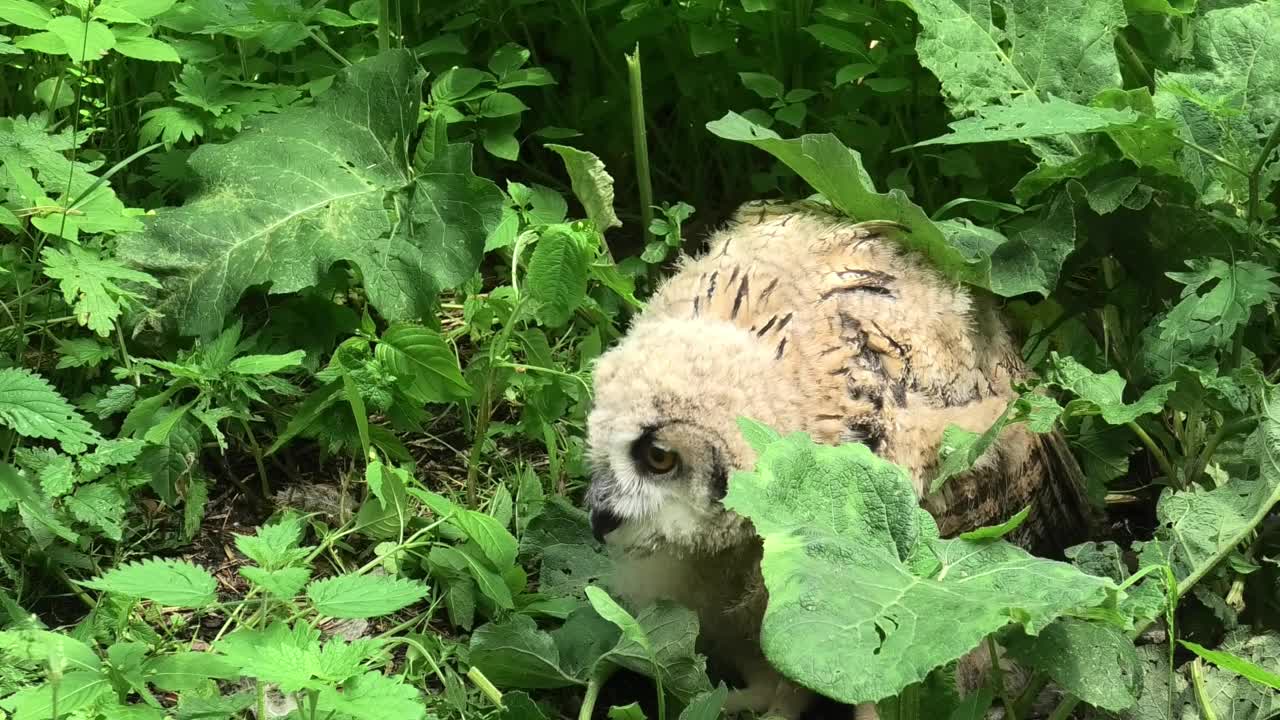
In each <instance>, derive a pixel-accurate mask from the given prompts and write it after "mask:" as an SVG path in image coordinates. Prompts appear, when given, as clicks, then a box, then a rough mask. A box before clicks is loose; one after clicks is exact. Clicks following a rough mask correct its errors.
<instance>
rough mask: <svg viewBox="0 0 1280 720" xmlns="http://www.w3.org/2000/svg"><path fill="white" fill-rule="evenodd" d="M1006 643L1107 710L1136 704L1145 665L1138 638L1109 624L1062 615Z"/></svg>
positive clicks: (1024, 660) (1023, 660) (1022, 659)
mask: <svg viewBox="0 0 1280 720" xmlns="http://www.w3.org/2000/svg"><path fill="white" fill-rule="evenodd" d="M1004 646H1005V648H1006V649H1007V650H1008V652H1009V655H1010V656H1011V657H1013V659H1014V660H1016V661H1018V663H1019V664H1021V665H1022V666H1023V667H1026V668H1030V669H1033V670H1038V671H1040V672H1044V673H1046V674H1047V675H1048V676H1049V677H1050V678H1052V679H1053V681H1054V682H1056V683H1058V685H1060V686H1062V688H1063V689H1065V690H1067V691H1068V692H1070V693H1071V694H1073V695H1075V696H1076V697H1078V698H1080V699H1081V700H1084V701H1085V702H1087V703H1089V704H1090V705H1094V706H1096V707H1100V708H1103V709H1104V710H1111V711H1113V712H1114V711H1119V710H1125V709H1127V708H1130V707H1133V704H1134V703H1135V702H1136V701H1137V699H1138V696H1139V694H1140V692H1141V690H1142V672H1143V665H1142V662H1141V661H1140V660H1139V659H1138V654H1137V652H1136V651H1135V650H1134V646H1133V641H1132V640H1131V639H1129V637H1128V636H1127V635H1125V633H1123V632H1122V631H1120V630H1119V629H1117V628H1115V627H1111V626H1109V625H1103V624H1101V623H1097V622H1088V621H1085V620H1079V619H1075V618H1063V619H1061V620H1058V621H1057V622H1054V623H1053V624H1051V625H1049V627H1047V628H1045V629H1044V631H1042V632H1041V633H1040V635H1039V636H1038V637H1031V636H1028V635H1014V636H1011V637H1010V638H1009V639H1008V640H1006V641H1005V642H1004Z"/></svg>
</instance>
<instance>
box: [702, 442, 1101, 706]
mask: <svg viewBox="0 0 1280 720" xmlns="http://www.w3.org/2000/svg"><path fill="white" fill-rule="evenodd" d="M725 505H726V506H727V507H729V508H731V509H733V510H734V511H736V512H738V513H740V514H742V515H745V516H746V517H748V518H750V519H751V521H752V523H753V524H754V525H755V527H756V530H757V532H759V533H760V535H761V537H763V538H764V559H763V561H762V562H761V568H762V571H763V573H764V581H765V586H766V587H767V588H768V589H769V608H768V610H767V612H766V613H765V618H764V626H763V628H762V630H761V633H762V644H763V646H764V650H765V653H766V655H768V657H769V658H770V660H771V661H772V662H773V663H774V664H775V665H776V666H777V667H779V668H780V669H781V670H782V671H783V672H784V673H786V674H787V675H788V676H790V677H794V678H796V679H798V680H799V681H800V682H802V683H804V684H805V685H807V686H809V687H813V688H815V689H817V690H819V691H820V692H822V693H823V694H826V695H829V696H830V697H833V698H836V699H838V700H841V701H844V702H849V703H862V702H874V701H879V700H883V699H886V698H889V697H891V696H893V695H896V694H897V693H899V692H900V691H902V690H903V689H904V688H906V687H907V686H908V685H911V684H913V683H916V682H920V681H923V680H924V679H925V676H926V675H927V674H928V672H929V671H931V670H933V669H934V668H936V667H939V666H942V665H945V664H946V663H949V662H951V661H953V660H956V659H958V658H960V657H961V656H962V655H964V654H965V653H967V652H969V651H971V650H973V649H974V648H976V647H977V646H978V645H979V644H980V643H981V642H982V641H983V639H984V638H986V637H987V636H988V635H990V634H991V633H994V632H996V631H997V630H1000V629H1001V628H1003V627H1005V626H1006V625H1007V624H1009V623H1013V624H1014V625H1016V626H1020V627H1022V628H1023V629H1025V630H1026V631H1027V632H1028V633H1030V634H1033V635H1034V634H1037V633H1039V632H1040V631H1041V630H1042V629H1044V628H1045V627H1046V626H1048V625H1049V624H1050V623H1051V622H1052V621H1053V620H1054V619H1056V618H1057V617H1059V616H1061V615H1063V614H1064V613H1068V612H1077V613H1079V612H1083V611H1086V610H1088V609H1090V608H1093V607H1097V606H1100V605H1103V604H1105V603H1107V602H1109V601H1110V600H1111V599H1112V597H1113V596H1114V593H1115V591H1116V586H1115V585H1114V584H1113V583H1111V582H1110V581H1107V580H1104V579H1102V578H1098V577H1094V576H1089V575H1085V574H1084V573H1081V572H1080V571H1079V570H1076V569H1075V568H1073V567H1071V566H1069V565H1065V564H1062V563H1056V562H1052V561H1049V560H1043V559H1039V558H1034V557H1032V556H1030V555H1028V554H1027V553H1025V552H1024V551H1022V550H1020V549H1018V548H1017V547H1015V546H1013V545H1009V544H1007V543H1005V542H1003V541H1001V540H989V539H980V540H967V539H953V540H940V539H938V530H937V526H936V525H935V524H934V522H933V519H932V517H931V516H929V515H928V513H926V512H925V511H924V510H922V509H920V507H919V505H918V504H917V502H916V499H915V496H914V491H913V489H912V487H911V483H910V480H909V479H908V478H907V476H906V474H905V473H904V472H903V471H902V470H901V469H900V468H898V467H897V466H895V465H893V464H891V463H888V462H886V461H884V460H880V459H878V458H877V457H876V456H874V455H873V454H871V452H870V451H869V450H868V449H867V448H866V447H865V446H862V445H846V446H842V447H835V448H832V447H827V446H820V445H816V444H814V443H813V442H812V441H811V440H809V439H808V438H807V437H805V436H804V435H802V434H795V435H791V436H788V437H784V438H781V439H779V440H776V441H774V442H772V443H769V444H768V445H766V446H764V448H763V450H762V452H761V453H760V459H759V461H758V463H757V469H756V471H755V472H751V473H737V474H735V475H734V476H733V477H732V478H731V479H730V483H729V492H728V495H726V496H725ZM944 608H945V610H944ZM919 638H929V639H930V640H929V641H928V642H920V641H919ZM851 658H852V660H853V662H854V663H855V664H856V665H859V666H863V667H865V668H866V670H864V671H862V672H859V673H857V674H852V673H848V672H840V671H839V668H842V667H848V666H849V663H850V662H851Z"/></svg>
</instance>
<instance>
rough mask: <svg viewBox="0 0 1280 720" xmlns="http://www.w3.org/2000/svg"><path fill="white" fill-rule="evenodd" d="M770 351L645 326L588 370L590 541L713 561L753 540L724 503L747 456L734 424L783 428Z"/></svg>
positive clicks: (648, 322) (684, 326) (739, 332)
mask: <svg viewBox="0 0 1280 720" xmlns="http://www.w3.org/2000/svg"><path fill="white" fill-rule="evenodd" d="M775 360H776V359H775V358H774V349H773V348H772V347H771V346H765V345H763V344H762V343H759V342H757V341H756V338H755V336H754V335H753V334H752V333H749V332H747V331H745V330H744V329H743V328H740V327H737V326H735V325H732V324H730V323H726V322H719V321H714V320H702V319H687V320H686V319H674V318H653V319H648V318H643V317H642V318H641V319H640V320H639V321H638V322H637V323H636V324H634V325H633V326H632V328H631V329H630V331H629V332H628V334H627V336H626V338H624V339H623V341H622V342H621V343H619V344H618V345H617V346H616V347H615V348H613V349H612V350H610V351H609V352H607V353H605V354H604V355H602V356H601V357H600V359H599V361H598V363H597V365H596V369H595V402H594V405H593V407H592V410H591V413H590V416H589V418H588V444H589V457H590V461H591V466H592V481H591V488H590V490H589V491H588V493H587V504H588V506H589V509H590V512H591V524H592V528H593V530H594V532H595V534H596V537H597V538H599V539H601V540H603V541H606V542H608V543H609V544H611V545H617V546H620V547H622V548H623V549H624V550H626V551H629V552H636V553H646V552H652V551H654V550H658V549H663V550H666V551H670V552H676V553H688V552H696V553H711V552H716V551H719V550H723V549H727V548H729V547H733V546H735V545H737V544H739V543H741V542H743V541H745V540H747V539H750V538H751V537H752V536H753V532H754V531H753V530H752V528H751V526H750V524H749V523H748V522H747V521H746V520H745V519H744V518H742V517H741V516H739V515H737V514H736V513H733V512H730V511H729V510H727V509H725V507H724V506H723V505H722V504H721V502H720V501H721V499H723V498H724V495H725V491H726V488H727V486H728V482H729V477H730V475H731V474H732V473H733V472H734V471H735V470H742V469H750V467H751V466H752V464H753V463H754V462H755V453H754V452H753V451H752V449H751V448H750V446H749V445H748V444H747V443H746V441H745V440H744V439H743V438H742V436H741V434H740V432H739V430H738V425H737V419H738V417H740V416H748V417H751V418H753V419H756V420H760V421H761V422H765V423H774V422H778V421H785V420H786V418H783V417H781V416H780V415H781V411H782V408H780V407H777V406H776V405H778V404H780V403H778V398H779V396H785V395H786V394H787V393H786V392H785V391H783V392H780V391H781V390H782V388H780V387H779V384H780V378H778V377H776V371H775V368H776V367H777V363H776V361H775Z"/></svg>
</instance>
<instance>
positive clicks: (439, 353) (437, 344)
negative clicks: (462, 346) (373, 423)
mask: <svg viewBox="0 0 1280 720" xmlns="http://www.w3.org/2000/svg"><path fill="white" fill-rule="evenodd" d="M374 352H375V353H376V355H377V357H378V359H379V360H380V361H382V364H383V365H384V366H386V367H387V368H388V369H390V370H391V372H393V373H395V375H396V378H397V379H398V380H399V382H400V383H402V385H401V386H402V387H403V388H404V389H405V391H406V392H408V393H409V395H410V396H411V397H413V398H414V399H415V400H418V401H420V402H442V401H445V400H452V399H458V398H466V397H470V395H471V386H469V385H467V381H466V380H464V379H463V377H462V370H461V369H460V368H459V367H458V357H457V355H455V354H454V352H453V348H451V347H450V346H449V343H448V342H447V341H446V340H445V338H444V336H442V335H441V334H440V333H438V332H436V331H435V330H432V329H430V328H427V327H423V326H421V325H413V324H409V323H398V324H396V325H393V326H392V327H390V328H388V329H387V331H386V332H385V333H383V334H382V337H380V338H379V339H378V345H377V347H376V348H375V349H374Z"/></svg>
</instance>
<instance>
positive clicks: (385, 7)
mask: <svg viewBox="0 0 1280 720" xmlns="http://www.w3.org/2000/svg"><path fill="white" fill-rule="evenodd" d="M390 49H391V0H378V50H381V51H384V52H385V51H387V50H390Z"/></svg>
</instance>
